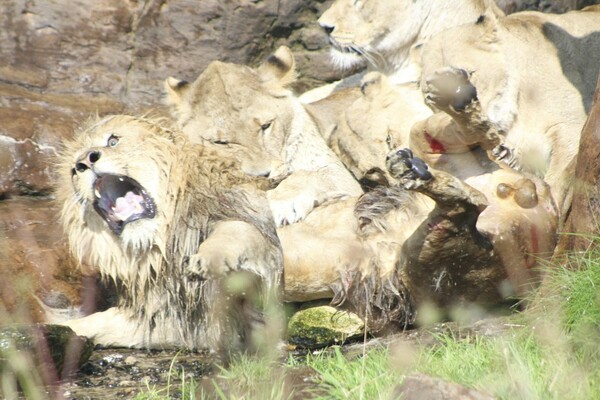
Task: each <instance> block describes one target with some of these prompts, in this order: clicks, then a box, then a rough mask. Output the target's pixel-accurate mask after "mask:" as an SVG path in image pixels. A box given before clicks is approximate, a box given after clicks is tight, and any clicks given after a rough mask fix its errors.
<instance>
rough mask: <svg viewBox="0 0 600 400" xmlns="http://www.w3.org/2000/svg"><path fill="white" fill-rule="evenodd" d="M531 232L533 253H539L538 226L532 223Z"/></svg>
mask: <svg viewBox="0 0 600 400" xmlns="http://www.w3.org/2000/svg"><path fill="white" fill-rule="evenodd" d="M530 234H531V253H532V254H537V253H538V252H539V251H540V244H539V239H538V231H537V226H535V225H531V229H530Z"/></svg>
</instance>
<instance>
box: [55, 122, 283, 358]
mask: <svg viewBox="0 0 600 400" xmlns="http://www.w3.org/2000/svg"><path fill="white" fill-rule="evenodd" d="M58 174H59V186H58V189H57V196H58V198H59V200H60V202H61V203H62V213H61V220H62V225H63V227H64V230H65V232H66V235H67V239H68V243H69V246H70V249H71V251H72V253H73V254H74V256H75V257H76V258H77V259H78V260H79V261H80V262H81V263H85V264H87V265H89V266H92V267H95V268H97V269H98V270H99V271H100V273H101V275H102V276H103V277H104V278H106V279H110V280H113V281H114V283H115V284H116V287H117V289H118V296H119V301H118V305H117V306H116V307H113V308H110V309H108V310H106V311H103V312H98V313H95V314H92V315H89V316H87V317H83V318H81V319H76V320H71V321H67V322H66V323H65V324H66V325H68V326H70V327H71V328H73V330H74V331H75V332H76V333H77V334H80V335H84V336H87V337H89V338H92V339H93V340H94V341H95V342H96V343H98V344H101V345H104V346H125V347H138V348H139V347H147V348H162V347H185V348H189V349H210V350H215V351H221V350H230V349H254V348H255V345H256V346H258V345H260V342H261V341H264V335H265V334H271V332H266V331H265V329H266V328H265V320H266V322H268V324H267V325H266V326H267V327H273V326H275V325H276V322H275V319H273V315H276V313H269V312H267V314H266V316H265V317H264V318H263V315H262V314H261V313H262V311H264V310H266V311H269V310H270V308H269V307H273V304H272V303H273V302H275V301H276V300H277V293H278V291H279V290H280V289H279V286H280V281H281V273H282V254H281V248H280V244H279V240H278V238H277V235H276V232H275V224H274V222H273V220H272V217H271V214H270V212H269V208H268V203H267V200H266V198H265V197H264V195H263V194H261V192H258V191H255V190H254V189H253V185H250V186H244V185H246V184H249V178H248V177H247V176H246V175H245V174H243V173H241V172H240V169H239V165H237V164H236V161H235V160H232V159H227V158H224V157H223V156H222V155H216V153H215V152H214V151H212V150H210V149H209V148H208V147H206V146H202V145H193V144H191V143H190V142H189V141H188V140H187V139H186V138H185V136H184V135H183V134H181V133H179V132H178V131H176V130H173V129H170V128H168V127H167V126H166V125H165V124H164V123H163V122H160V121H157V120H151V119H148V118H136V117H131V116H124V115H117V116H110V117H106V118H103V119H101V120H99V121H96V122H93V123H92V124H90V125H88V126H86V127H85V128H84V129H83V130H82V131H81V132H79V133H77V134H76V135H75V137H74V138H73V139H72V140H70V141H66V143H65V148H64V151H63V154H62V156H61V159H60V164H59V169H58ZM268 329H270V328H268ZM273 333H274V332H273Z"/></svg>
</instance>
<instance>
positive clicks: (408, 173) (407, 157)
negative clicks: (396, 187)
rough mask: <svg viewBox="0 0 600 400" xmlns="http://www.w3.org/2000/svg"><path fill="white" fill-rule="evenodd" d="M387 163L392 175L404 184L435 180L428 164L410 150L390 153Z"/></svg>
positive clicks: (404, 149) (405, 149)
mask: <svg viewBox="0 0 600 400" xmlns="http://www.w3.org/2000/svg"><path fill="white" fill-rule="evenodd" d="M386 161H387V167H388V170H389V172H390V174H391V175H392V176H393V177H394V178H396V179H399V180H401V181H403V182H404V183H407V182H408V181H417V180H419V181H422V182H424V181H429V180H431V179H433V175H432V174H431V172H430V171H429V166H428V165H427V163H425V161H423V160H422V159H420V158H418V157H415V156H414V155H413V152H412V151H411V150H410V149H408V148H403V149H399V150H396V151H392V152H390V153H389V154H388V156H387V159H386Z"/></svg>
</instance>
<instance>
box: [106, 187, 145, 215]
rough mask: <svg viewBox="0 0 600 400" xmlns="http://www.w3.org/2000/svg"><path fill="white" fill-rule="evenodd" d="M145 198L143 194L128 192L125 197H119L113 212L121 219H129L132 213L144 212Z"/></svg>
mask: <svg viewBox="0 0 600 400" xmlns="http://www.w3.org/2000/svg"><path fill="white" fill-rule="evenodd" d="M143 200H144V198H143V197H142V196H139V195H137V194H135V193H133V192H127V194H126V195H125V197H119V198H118V199H117V201H116V202H115V206H114V207H113V212H114V213H115V216H116V217H117V218H119V219H120V220H121V221H127V219H128V218H129V217H131V216H132V215H134V214H140V213H142V212H144V207H143V206H142V204H141V203H142V201H143Z"/></svg>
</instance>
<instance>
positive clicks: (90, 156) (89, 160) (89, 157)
mask: <svg viewBox="0 0 600 400" xmlns="http://www.w3.org/2000/svg"><path fill="white" fill-rule="evenodd" d="M101 155H102V154H101V153H100V152H99V151H90V152H88V153H87V154H85V155H83V156H81V157H79V158H78V159H77V162H76V163H75V169H76V170H77V172H83V171H85V170H86V169H89V168H92V166H93V165H94V163H96V162H98V160H99V159H100V156H101Z"/></svg>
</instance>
